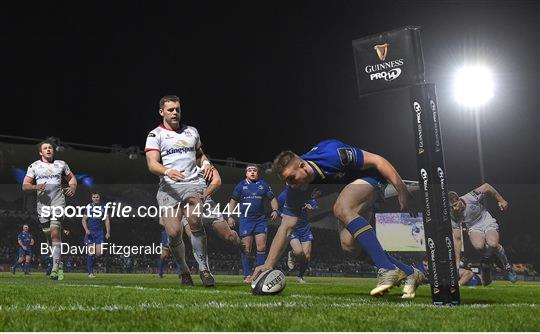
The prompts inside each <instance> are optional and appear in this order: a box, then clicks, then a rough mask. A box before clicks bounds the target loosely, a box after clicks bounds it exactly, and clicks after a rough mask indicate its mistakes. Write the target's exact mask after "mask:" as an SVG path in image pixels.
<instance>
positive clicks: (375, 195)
mask: <svg viewBox="0 0 540 334" xmlns="http://www.w3.org/2000/svg"><path fill="white" fill-rule="evenodd" d="M274 170H275V171H276V172H277V173H278V175H279V176H280V177H281V179H282V180H284V181H285V182H286V183H287V188H286V190H285V196H286V197H285V204H284V206H283V220H282V221H281V225H280V226H279V228H278V231H277V233H276V236H275V237H274V240H273V242H272V246H271V248H270V252H269V254H268V258H267V260H266V262H265V264H264V265H261V266H259V267H257V268H256V269H255V271H254V273H253V279H255V278H256V277H257V276H258V275H259V274H260V273H261V272H263V271H266V270H269V269H271V268H273V267H274V266H275V265H276V263H277V262H278V260H279V258H280V256H281V254H282V253H283V251H284V250H285V248H286V247H287V237H288V236H289V235H290V234H291V232H292V231H293V229H294V228H295V227H296V225H297V224H298V221H299V218H298V217H300V216H301V214H302V207H303V206H304V204H305V203H306V201H308V200H309V199H311V198H312V194H313V193H315V192H317V193H320V194H321V195H324V194H325V193H326V194H328V193H331V192H335V191H340V192H339V196H338V198H337V200H336V203H335V204H334V215H335V216H336V217H337V218H338V219H339V221H340V224H339V225H341V224H343V227H344V228H343V227H341V226H340V227H339V230H340V232H339V235H340V240H341V245H342V248H343V249H344V250H345V251H346V252H353V251H354V250H355V249H356V248H358V246H361V247H362V248H363V249H364V250H365V251H366V252H367V253H368V255H369V256H370V257H371V259H372V260H373V262H374V263H375V266H377V268H379V270H378V272H377V276H378V283H377V286H376V287H375V288H374V289H373V290H371V295H381V294H384V293H385V292H387V291H388V290H389V289H390V288H392V287H393V286H395V285H397V284H398V283H399V282H401V281H402V280H404V279H405V284H404V288H403V296H402V298H414V296H415V294H416V288H417V287H418V285H419V284H420V283H421V282H422V280H423V275H422V273H421V272H420V271H419V270H418V269H415V268H413V267H411V266H409V265H406V264H403V263H401V262H399V261H398V260H396V259H395V258H393V257H392V256H390V255H388V254H387V253H385V252H384V250H383V249H382V247H381V244H380V243H379V241H378V240H377V237H376V234H375V232H374V231H373V228H372V227H371V226H370V224H369V221H368V219H369V217H370V216H371V212H372V207H373V204H374V203H375V202H376V201H378V200H379V199H381V198H382V196H384V195H383V194H384V188H385V187H386V185H387V180H388V181H390V183H392V185H393V186H394V187H395V189H396V191H397V193H398V201H399V204H400V207H401V210H406V211H408V212H409V213H410V214H411V215H412V216H415V215H416V212H415V211H414V210H413V208H412V206H411V201H412V196H411V194H410V193H409V191H408V190H407V187H406V186H405V184H404V183H403V180H402V179H401V177H400V176H399V174H398V172H397V171H396V170H395V169H394V167H393V166H392V165H391V164H390V163H389V162H388V161H387V160H386V159H384V158H383V157H381V156H379V155H376V154H373V153H370V152H367V151H364V150H361V149H359V148H356V147H353V146H350V145H347V144H344V143H342V142H340V141H338V140H333V139H331V140H325V141H322V142H320V143H318V144H317V145H316V146H315V147H313V148H312V149H311V150H310V151H309V152H307V153H306V154H304V155H302V156H298V155H296V154H295V153H293V152H291V151H284V152H281V153H280V154H279V155H278V156H277V157H276V159H275V160H274ZM343 184H345V187H343V186H342V185H343ZM337 185H339V186H337ZM336 186H337V188H336Z"/></svg>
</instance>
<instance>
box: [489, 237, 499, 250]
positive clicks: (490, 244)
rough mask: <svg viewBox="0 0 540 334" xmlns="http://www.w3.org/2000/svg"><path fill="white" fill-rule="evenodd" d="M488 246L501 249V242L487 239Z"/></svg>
mask: <svg viewBox="0 0 540 334" xmlns="http://www.w3.org/2000/svg"><path fill="white" fill-rule="evenodd" d="M486 243H487V246H488V247H489V248H492V249H493V250H494V251H497V250H499V242H498V241H497V240H486Z"/></svg>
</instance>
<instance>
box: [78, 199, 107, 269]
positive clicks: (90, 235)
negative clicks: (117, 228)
mask: <svg viewBox="0 0 540 334" xmlns="http://www.w3.org/2000/svg"><path fill="white" fill-rule="evenodd" d="M81 223H82V226H83V229H84V240H83V243H84V245H85V246H86V250H87V252H88V256H87V257H86V267H87V270H88V277H90V278H94V277H96V276H95V275H94V261H95V257H100V256H101V255H103V250H102V247H101V246H102V244H103V242H104V241H105V239H107V240H108V239H109V238H110V237H111V222H110V220H109V215H108V214H107V212H105V206H104V205H103V204H101V195H100V194H99V193H98V192H93V193H92V203H90V204H88V205H87V207H86V213H85V214H84V215H83V217H82V221H81ZM103 223H105V231H106V232H105V235H103Z"/></svg>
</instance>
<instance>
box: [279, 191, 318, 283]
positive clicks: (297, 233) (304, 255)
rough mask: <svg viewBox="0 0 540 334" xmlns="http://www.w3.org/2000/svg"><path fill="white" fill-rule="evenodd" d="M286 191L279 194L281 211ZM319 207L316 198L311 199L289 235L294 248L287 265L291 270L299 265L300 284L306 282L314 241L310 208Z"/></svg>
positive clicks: (288, 257) (315, 208) (297, 279)
mask: <svg viewBox="0 0 540 334" xmlns="http://www.w3.org/2000/svg"><path fill="white" fill-rule="evenodd" d="M285 197H286V194H285V191H283V192H281V194H279V196H278V204H279V211H280V213H281V212H282V211H283V205H284V204H285ZM318 208H319V206H318V204H317V201H316V200H315V199H311V200H309V201H308V202H307V203H305V205H304V207H303V208H302V215H301V216H300V217H298V224H297V226H296V227H295V228H294V230H293V231H292V233H291V235H290V236H289V244H290V245H291V248H292V250H290V251H289V252H288V253H287V266H288V267H289V269H290V270H293V269H294V268H295V267H298V277H297V278H296V281H297V282H298V283H300V284H304V283H306V281H305V280H304V273H305V272H306V270H307V268H308V265H309V261H310V260H311V243H312V241H313V233H311V227H310V226H309V223H308V220H307V211H308V210H317V209H318Z"/></svg>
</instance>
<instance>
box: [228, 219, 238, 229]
mask: <svg viewBox="0 0 540 334" xmlns="http://www.w3.org/2000/svg"><path fill="white" fill-rule="evenodd" d="M227 224H229V227H230V228H233V227H234V225H236V221H235V220H234V218H233V217H229V218H227Z"/></svg>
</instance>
